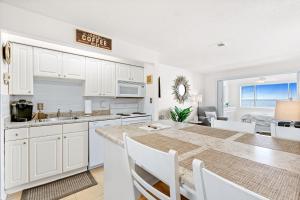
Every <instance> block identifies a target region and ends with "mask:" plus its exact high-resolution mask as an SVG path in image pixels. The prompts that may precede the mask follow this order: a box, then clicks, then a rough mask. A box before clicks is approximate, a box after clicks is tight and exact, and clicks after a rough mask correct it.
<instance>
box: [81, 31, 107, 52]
mask: <svg viewBox="0 0 300 200" xmlns="http://www.w3.org/2000/svg"><path fill="white" fill-rule="evenodd" d="M76 41H77V42H80V43H83V44H87V45H91V46H94V47H99V48H103V49H108V50H111V49H112V48H111V47H112V40H111V39H109V38H106V37H102V36H100V35H96V34H93V33H89V32H86V31H82V30H79V29H76Z"/></svg>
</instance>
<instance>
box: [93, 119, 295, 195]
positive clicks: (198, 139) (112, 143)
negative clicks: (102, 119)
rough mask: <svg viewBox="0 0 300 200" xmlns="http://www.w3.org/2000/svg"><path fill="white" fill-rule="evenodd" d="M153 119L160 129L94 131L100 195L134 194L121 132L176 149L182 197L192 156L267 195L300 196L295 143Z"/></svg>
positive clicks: (188, 186)
mask: <svg viewBox="0 0 300 200" xmlns="http://www.w3.org/2000/svg"><path fill="white" fill-rule="evenodd" d="M155 123H157V124H162V125H164V126H165V128H163V129H160V130H159V129H153V130H151V129H150V128H149V127H148V126H147V124H131V125H126V126H114V127H107V128H98V129H97V130H96V131H97V133H99V134H100V135H102V137H103V138H104V147H105V150H104V151H105V155H104V157H105V158H104V182H105V185H104V197H105V199H124V197H126V199H134V193H133V191H132V188H131V184H130V173H129V170H128V166H127V164H126V157H125V153H124V147H123V139H122V135H123V133H124V132H126V133H127V134H128V136H129V137H131V138H133V139H134V140H136V141H138V142H140V143H143V144H145V145H147V146H150V147H152V148H155V149H157V150H160V151H165V152H167V151H169V150H170V149H173V150H175V151H177V152H178V155H179V157H178V159H179V176H180V183H181V193H182V194H183V195H184V196H186V197H187V198H188V199H194V194H193V188H194V180H193V176H192V161H193V159H195V158H196V159H199V160H202V161H203V162H204V165H205V168H207V169H209V170H211V171H212V172H214V173H216V174H218V175H219V176H221V177H223V178H225V179H228V180H229V181H231V182H233V183H236V184H238V185H241V186H242V187H244V188H246V189H248V190H250V191H253V192H255V193H258V194H260V195H262V196H264V197H266V198H268V199H274V200H275V199H276V200H279V199H289V200H299V199H300V142H295V141H290V140H283V139H278V138H272V137H270V136H264V135H258V134H248V133H240V132H235V131H228V130H222V129H215V128H210V127H205V126H199V125H191V124H187V123H175V122H172V121H168V120H164V121H158V122H155ZM147 128H148V129H147ZM154 162H155V161H154ZM145 174H146V173H145ZM146 176H148V177H149V180H150V181H155V180H151V176H150V175H147V174H146Z"/></svg>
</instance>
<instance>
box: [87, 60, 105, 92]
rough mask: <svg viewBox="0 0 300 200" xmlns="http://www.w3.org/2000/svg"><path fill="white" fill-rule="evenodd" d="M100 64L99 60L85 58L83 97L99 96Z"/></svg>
mask: <svg viewBox="0 0 300 200" xmlns="http://www.w3.org/2000/svg"><path fill="white" fill-rule="evenodd" d="M100 76H101V63H100V62H99V60H96V59H91V58H86V76H85V90H84V95H85V96H99V95H100V93H101V88H100V84H101V81H100V78H101V77H100Z"/></svg>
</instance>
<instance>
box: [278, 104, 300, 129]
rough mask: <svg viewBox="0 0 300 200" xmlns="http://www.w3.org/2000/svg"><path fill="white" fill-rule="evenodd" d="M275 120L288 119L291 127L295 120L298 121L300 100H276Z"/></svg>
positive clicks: (299, 118) (299, 117)
mask: <svg viewBox="0 0 300 200" xmlns="http://www.w3.org/2000/svg"><path fill="white" fill-rule="evenodd" d="M275 120H277V121H290V122H292V123H291V127H292V125H293V124H294V122H296V121H300V100H293V101H281V100H280V101H277V102H276V108H275Z"/></svg>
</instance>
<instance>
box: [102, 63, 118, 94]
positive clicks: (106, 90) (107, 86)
mask: <svg viewBox="0 0 300 200" xmlns="http://www.w3.org/2000/svg"><path fill="white" fill-rule="evenodd" d="M101 71H102V75H101V77H102V78H101V80H102V81H101V82H102V83H101V93H102V96H115V95H116V64H115V63H113V62H107V61H104V62H103V63H102V70H101Z"/></svg>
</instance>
